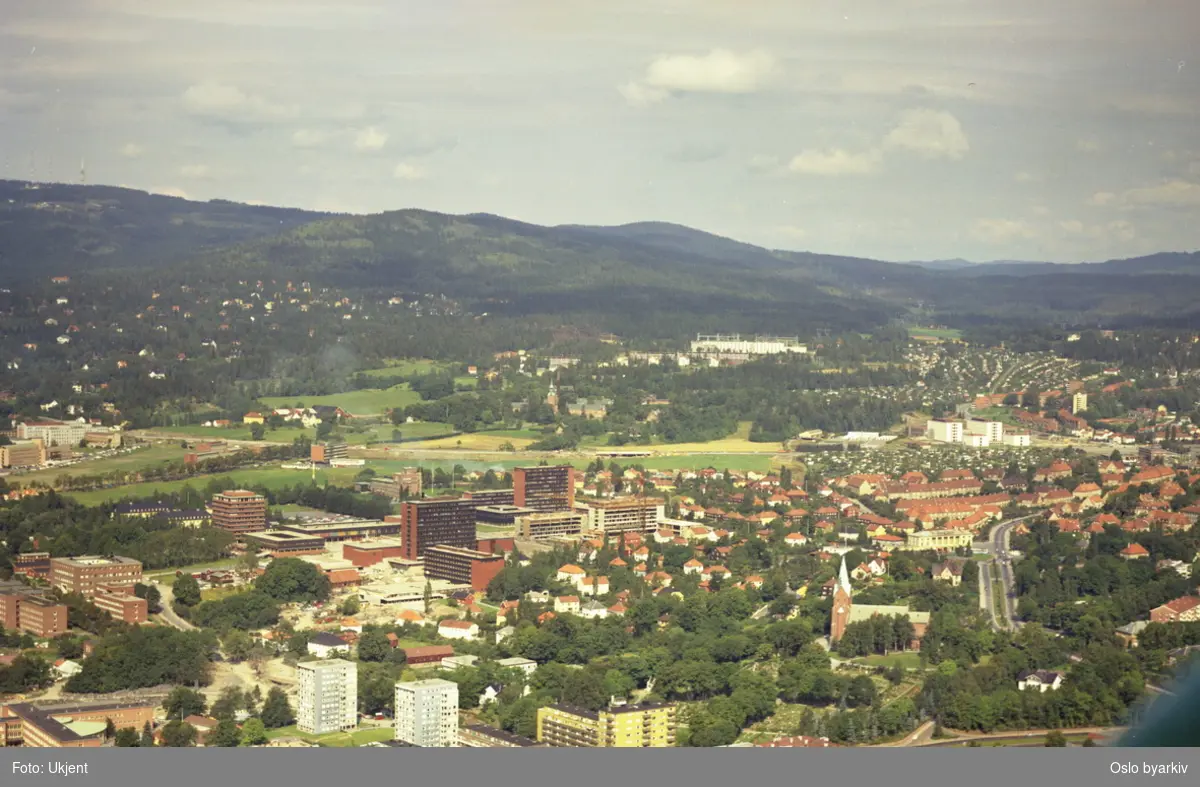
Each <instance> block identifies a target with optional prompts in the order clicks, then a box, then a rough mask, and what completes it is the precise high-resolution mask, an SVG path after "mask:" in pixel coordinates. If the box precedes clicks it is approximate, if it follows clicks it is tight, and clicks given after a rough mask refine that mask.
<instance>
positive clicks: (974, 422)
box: [966, 418, 1004, 443]
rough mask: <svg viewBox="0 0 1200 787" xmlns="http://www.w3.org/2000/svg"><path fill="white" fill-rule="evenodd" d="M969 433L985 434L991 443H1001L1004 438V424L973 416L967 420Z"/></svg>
mask: <svg viewBox="0 0 1200 787" xmlns="http://www.w3.org/2000/svg"><path fill="white" fill-rule="evenodd" d="M966 433H967V434H976V435H983V436H985V437H986V438H987V439H988V442H989V443H1000V442H1002V441H1003V440H1004V424H1003V423H1001V422H1000V421H985V420H984V419H982V418H972V419H971V420H969V421H967V432H966Z"/></svg>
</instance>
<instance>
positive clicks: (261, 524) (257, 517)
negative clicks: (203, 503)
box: [212, 489, 267, 536]
mask: <svg viewBox="0 0 1200 787" xmlns="http://www.w3.org/2000/svg"><path fill="white" fill-rule="evenodd" d="M212 523H213V527H219V528H221V529H222V530H225V531H227V532H230V533H233V534H234V535H238V536H240V535H241V534H243V533H255V532H257V531H259V530H266V529H267V499H266V498H265V497H263V496H262V495H259V494H255V493H254V492H251V491H249V490H247V489H231V490H229V491H228V492H222V493H220V494H218V495H213V499H212Z"/></svg>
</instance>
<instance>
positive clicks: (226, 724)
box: [204, 718, 242, 749]
mask: <svg viewBox="0 0 1200 787" xmlns="http://www.w3.org/2000/svg"><path fill="white" fill-rule="evenodd" d="M241 744H242V731H241V730H239V729H238V726H237V722H235V721H234V720H233V719H230V718H225V719H221V720H220V721H219V722H217V728H216V729H215V730H213V731H212V732H210V733H209V734H208V737H207V738H205V740H204V745H205V746H215V747H217V748H225V749H228V748H232V747H234V746H240V745H241Z"/></svg>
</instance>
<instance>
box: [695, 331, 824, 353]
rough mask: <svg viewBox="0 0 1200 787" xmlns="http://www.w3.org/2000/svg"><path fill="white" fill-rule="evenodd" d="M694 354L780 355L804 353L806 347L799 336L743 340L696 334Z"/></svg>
mask: <svg viewBox="0 0 1200 787" xmlns="http://www.w3.org/2000/svg"><path fill="white" fill-rule="evenodd" d="M692 352H694V353H713V352H716V353H744V354H746V355H778V354H780V353H806V352H808V346H807V345H804V344H801V343H800V337H799V336H755V337H754V338H752V339H751V338H747V339H743V338H742V336H741V334H737V333H734V334H713V335H711V336H709V335H705V334H696V341H694V342H692Z"/></svg>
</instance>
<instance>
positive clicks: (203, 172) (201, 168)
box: [179, 164, 212, 180]
mask: <svg viewBox="0 0 1200 787" xmlns="http://www.w3.org/2000/svg"><path fill="white" fill-rule="evenodd" d="M179 174H180V175H182V176H183V177H185V178H191V179H192V180H207V179H208V178H210V177H212V170H211V169H210V168H209V166H208V165H207V164H185V165H184V166H182V167H180V168H179Z"/></svg>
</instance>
